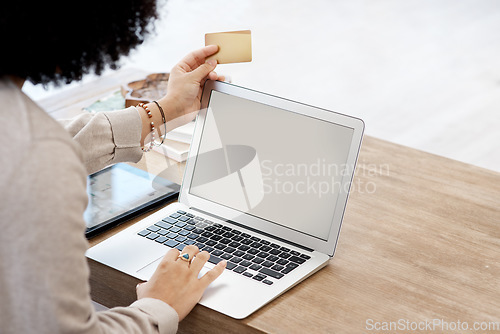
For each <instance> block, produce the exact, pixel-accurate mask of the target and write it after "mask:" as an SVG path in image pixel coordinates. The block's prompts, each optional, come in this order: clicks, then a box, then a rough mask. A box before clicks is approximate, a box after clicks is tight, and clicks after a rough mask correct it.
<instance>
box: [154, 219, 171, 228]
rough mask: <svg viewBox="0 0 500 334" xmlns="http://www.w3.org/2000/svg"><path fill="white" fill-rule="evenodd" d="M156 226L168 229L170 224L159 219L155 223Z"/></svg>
mask: <svg viewBox="0 0 500 334" xmlns="http://www.w3.org/2000/svg"><path fill="white" fill-rule="evenodd" d="M155 225H156V226H160V227H161V228H164V229H165V230H168V229H169V228H170V227H172V225H170V224H167V223H165V222H164V221H162V220H160V221H159V222H158V223H156V224H155Z"/></svg>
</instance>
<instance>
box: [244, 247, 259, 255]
mask: <svg viewBox="0 0 500 334" xmlns="http://www.w3.org/2000/svg"><path fill="white" fill-rule="evenodd" d="M247 253H249V254H252V255H256V254H258V253H259V250H258V249H255V248H250V249H249V250H248V251H247Z"/></svg>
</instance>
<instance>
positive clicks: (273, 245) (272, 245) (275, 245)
mask: <svg viewBox="0 0 500 334" xmlns="http://www.w3.org/2000/svg"><path fill="white" fill-rule="evenodd" d="M270 246H271V247H272V248H280V245H277V244H271V245H270Z"/></svg>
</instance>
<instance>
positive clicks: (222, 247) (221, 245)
mask: <svg viewBox="0 0 500 334" xmlns="http://www.w3.org/2000/svg"><path fill="white" fill-rule="evenodd" d="M226 247H227V246H226V245H224V244H217V245H215V246H214V248H217V249H220V250H223V249H224V248H226Z"/></svg>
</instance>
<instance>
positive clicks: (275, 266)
mask: <svg viewBox="0 0 500 334" xmlns="http://www.w3.org/2000/svg"><path fill="white" fill-rule="evenodd" d="M284 268H285V267H284V266H281V265H279V264H275V265H274V266H272V267H271V269H272V270H276V271H282V270H283V269H284Z"/></svg>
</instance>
